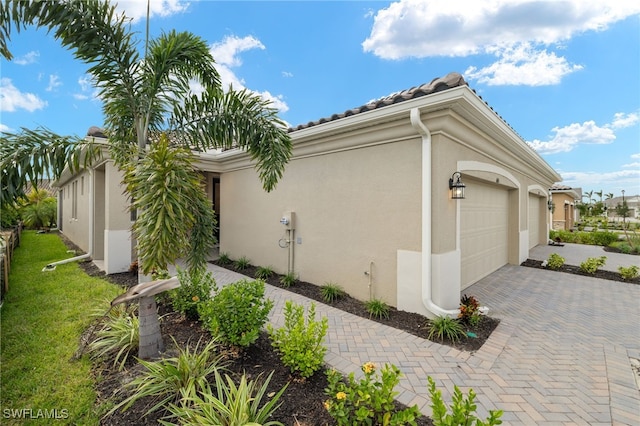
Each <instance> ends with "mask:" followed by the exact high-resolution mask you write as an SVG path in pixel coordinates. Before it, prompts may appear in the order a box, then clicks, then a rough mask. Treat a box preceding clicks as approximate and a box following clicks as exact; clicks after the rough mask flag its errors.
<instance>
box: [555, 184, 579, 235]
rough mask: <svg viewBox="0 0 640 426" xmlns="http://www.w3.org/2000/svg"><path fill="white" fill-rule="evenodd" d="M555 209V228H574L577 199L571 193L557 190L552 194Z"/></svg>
mask: <svg viewBox="0 0 640 426" xmlns="http://www.w3.org/2000/svg"><path fill="white" fill-rule="evenodd" d="M552 201H553V204H554V209H553V229H555V230H558V229H565V230H569V229H571V228H573V225H574V217H575V213H574V211H575V206H574V204H575V200H574V199H573V197H572V196H571V194H565V193H562V192H556V193H553V194H552Z"/></svg>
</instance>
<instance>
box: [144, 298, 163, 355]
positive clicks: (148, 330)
mask: <svg viewBox="0 0 640 426" xmlns="http://www.w3.org/2000/svg"><path fill="white" fill-rule="evenodd" d="M138 315H139V318H140V346H139V348H138V357H140V358H141V359H150V358H157V357H158V355H159V354H160V352H162V350H163V349H164V345H163V343H162V333H161V332H160V321H159V320H158V308H157V306H156V299H155V298H154V296H148V297H143V298H141V299H140V308H139V312H138Z"/></svg>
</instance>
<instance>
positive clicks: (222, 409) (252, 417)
mask: <svg viewBox="0 0 640 426" xmlns="http://www.w3.org/2000/svg"><path fill="white" fill-rule="evenodd" d="M272 376H273V373H271V374H270V375H269V376H268V377H267V379H266V380H265V381H264V383H262V384H261V385H260V384H259V379H260V377H259V376H258V380H255V381H254V380H252V381H249V382H248V381H247V378H246V376H245V375H244V374H243V375H242V377H241V378H240V384H239V385H237V386H236V384H235V383H234V382H233V380H232V379H231V377H229V376H226V375H225V379H226V383H225V379H223V378H222V377H221V376H220V373H218V372H217V371H216V372H215V383H216V392H215V395H214V394H213V392H212V391H211V389H210V388H209V387H207V388H206V390H204V391H203V392H201V393H200V394H196V395H189V394H187V393H186V392H183V394H184V395H183V398H182V400H181V402H180V404H170V405H169V412H170V413H171V415H172V417H176V418H178V419H180V425H181V426H214V425H215V426H240V425H242V426H252V425H253V426H282V423H280V422H277V421H269V418H270V417H271V416H272V415H273V413H274V412H275V411H276V410H277V409H278V408H279V407H280V405H282V403H278V401H279V400H280V397H282V394H283V393H284V392H285V390H286V389H287V386H288V384H287V385H284V387H282V389H280V390H279V391H278V392H277V393H275V394H274V395H273V396H269V395H267V397H270V398H271V400H270V401H269V402H266V403H264V404H263V405H262V406H260V404H262V399H263V398H264V397H265V395H266V394H267V387H268V386H269V382H270V381H271V377H272ZM160 423H161V424H163V425H166V426H168V425H173V424H172V423H169V422H167V421H164V420H160Z"/></svg>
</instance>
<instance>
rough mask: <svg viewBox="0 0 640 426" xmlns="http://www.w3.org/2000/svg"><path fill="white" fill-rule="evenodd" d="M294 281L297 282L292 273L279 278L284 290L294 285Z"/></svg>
mask: <svg viewBox="0 0 640 426" xmlns="http://www.w3.org/2000/svg"><path fill="white" fill-rule="evenodd" d="M296 281H298V278H297V277H296V274H295V273H294V272H289V273H287V274H286V275H283V276H282V277H280V284H281V285H282V287H284V288H289V287H291V286H292V285H294V284H295V283H296Z"/></svg>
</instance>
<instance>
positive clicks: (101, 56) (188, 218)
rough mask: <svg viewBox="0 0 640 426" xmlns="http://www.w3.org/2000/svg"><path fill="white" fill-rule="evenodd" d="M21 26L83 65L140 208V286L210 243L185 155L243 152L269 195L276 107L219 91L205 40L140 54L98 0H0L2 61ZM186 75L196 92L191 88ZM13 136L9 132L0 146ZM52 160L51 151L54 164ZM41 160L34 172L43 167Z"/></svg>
mask: <svg viewBox="0 0 640 426" xmlns="http://www.w3.org/2000/svg"><path fill="white" fill-rule="evenodd" d="M28 25H35V26H37V27H44V28H47V29H48V30H49V31H50V32H52V33H53V34H54V35H55V37H56V38H57V39H59V40H60V41H61V43H62V45H63V46H65V47H67V48H69V49H70V50H72V51H73V53H74V55H75V57H76V58H78V59H80V60H82V61H84V62H85V63H87V65H89V69H88V72H89V73H90V74H91V76H92V77H93V80H94V83H95V84H96V86H97V88H98V90H99V97H100V98H101V99H102V101H103V113H104V117H105V123H104V128H105V129H104V130H105V133H106V135H107V137H108V144H109V154H110V156H111V158H112V159H113V160H114V162H115V164H116V165H117V167H118V168H119V169H120V170H121V171H122V172H123V174H124V176H125V184H126V188H127V191H128V192H129V194H130V195H131V197H132V199H133V200H134V202H133V205H132V207H133V208H136V209H139V211H140V212H141V214H139V216H138V219H137V221H136V223H135V224H134V227H133V232H134V236H135V237H136V239H137V242H138V259H139V268H140V282H145V281H148V280H149V278H148V274H149V273H150V272H151V271H153V270H155V269H166V267H167V264H168V263H169V262H172V261H175V259H176V258H177V257H178V256H180V255H185V254H186V255H188V257H187V260H188V262H189V266H190V267H193V268H199V267H203V266H204V264H205V261H206V257H205V256H206V253H207V252H208V250H209V248H210V247H211V245H212V244H213V242H214V241H213V233H212V232H211V231H212V224H214V218H213V212H212V211H211V209H210V207H209V203H208V202H207V200H206V196H205V194H204V192H203V191H202V190H201V187H200V184H201V182H200V180H199V178H198V175H197V172H196V170H195V168H194V166H193V161H194V157H193V155H192V154H191V153H192V152H193V151H194V150H196V151H205V150H208V149H212V148H227V149H228V148H232V147H239V148H241V149H245V150H246V151H247V152H248V153H249V155H250V156H251V158H252V159H253V160H255V162H256V169H257V172H258V175H259V177H260V179H261V181H262V183H263V187H264V189H265V190H266V191H271V190H272V189H273V188H274V187H275V185H276V183H277V181H278V180H279V179H280V178H281V177H282V174H283V172H284V167H285V164H286V163H287V161H288V160H289V158H290V156H291V140H290V138H289V136H288V134H287V131H286V126H285V125H284V123H283V122H282V121H281V120H279V119H278V117H277V115H276V113H277V111H276V110H275V109H273V108H270V107H269V104H268V103H267V102H266V101H264V100H263V99H261V98H260V97H258V96H257V95H254V94H252V93H250V92H247V91H240V92H237V91H233V90H229V91H227V92H224V91H223V90H222V87H221V84H220V78H219V75H218V73H217V71H216V69H215V67H214V59H213V57H212V56H211V54H210V52H209V50H208V48H207V45H206V43H205V42H204V41H203V40H202V39H201V38H200V37H198V36H196V35H194V34H191V33H189V32H176V31H170V32H167V33H164V34H162V35H160V36H159V37H158V38H156V39H152V40H148V44H146V45H145V49H144V51H145V52H146V53H144V54H143V55H144V56H141V53H140V52H139V42H138V41H137V40H134V37H133V34H134V33H133V32H132V31H131V29H130V26H129V20H128V19H127V18H126V17H125V16H124V14H121V15H119V14H117V13H116V9H115V6H113V5H111V4H110V3H109V2H108V1H107V0H66V1H65V0H52V1H47V2H40V1H9V0H5V2H4V3H3V4H1V5H0V53H2V55H3V56H4V57H5V58H7V59H11V57H12V55H11V52H10V51H9V49H8V41H9V37H10V33H11V30H15V31H21V30H22V29H24V28H26V27H27V26H28ZM194 81H195V82H197V83H198V84H199V86H200V87H201V88H202V90H201V92H200V93H193V91H192V90H191V87H192V83H193V82H194ZM28 134H29V135H31V137H32V139H33V143H34V144H35V145H37V146H39V147H40V148H42V147H47V146H48V145H50V141H51V139H55V140H59V139H60V137H58V136H57V135H51V134H47V133H46V132H45V133H43V132H39V131H31V132H28ZM20 140H21V137H20V135H18V137H14V138H9V139H7V140H3V141H2V143H3V145H4V144H5V143H7V144H12V143H13V144H15V143H19V142H20ZM64 140H65V141H66V139H64ZM75 142H76V145H75V147H76V148H77V147H78V146H79V145H78V141H77V140H76V141H75ZM65 146H66V145H65ZM3 149H4V147H3ZM7 149H9V148H7ZM44 149H46V148H44ZM63 151H64V150H63ZM71 151H72V152H74V153H77V152H78V150H77V149H75V150H71ZM55 153H56V154H59V155H60V156H64V155H65V154H66V153H67V152H57V151H55ZM26 154H27V155H28V152H27V153H26ZM77 157H78V155H77V154H76V157H75V158H77ZM27 162H28V161H27ZM60 163H61V161H60V159H59V157H58V156H55V164H60ZM62 163H64V161H62ZM67 163H68V162H67ZM76 163H77V161H76ZM23 164H24V162H23ZM167 165H169V166H167ZM42 166H44V164H42V165H40V166H39V167H38V168H37V170H34V171H33V173H34V175H37V174H38V173H40V174H41V173H44V172H45V169H44V168H43V167H42ZM5 168H6V169H7V170H8V172H7V174H8V175H11V176H14V180H16V181H19V180H20V179H18V178H16V177H15V176H21V175H22V171H21V170H19V169H18V170H16V169H15V167H14V166H13V165H12V163H9V162H7V163H3V164H2V170H3V174H4V173H5V172H4V170H5ZM59 171H60V170H59V168H58V169H55V170H54V171H53V172H54V173H57V172H59ZM176 171H179V173H174V172H176ZM151 177H153V179H149V178H151ZM145 178H147V179H145ZM166 182H169V183H168V184H167V183H166ZM156 191H162V197H158V196H153V195H158V193H157V192H156ZM184 194H189V197H185V195H184ZM150 195H152V196H150ZM192 197H193V198H192ZM147 299H148V300H141V303H140V323H141V327H142V326H144V327H147V328H148V329H147V330H145V331H144V333H143V331H142V330H141V342H140V356H141V357H142V358H148V357H153V356H156V355H157V354H158V352H159V351H160V349H161V347H162V339H161V336H160V329H159V325H158V323H157V314H156V307H155V301H154V300H153V298H147ZM143 324H144V325H143ZM142 336H145V339H146V341H142Z"/></svg>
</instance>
